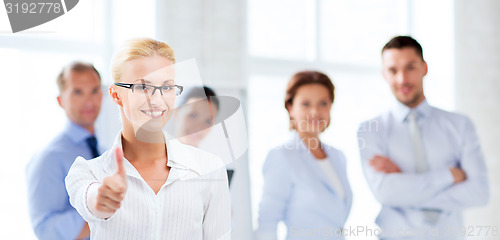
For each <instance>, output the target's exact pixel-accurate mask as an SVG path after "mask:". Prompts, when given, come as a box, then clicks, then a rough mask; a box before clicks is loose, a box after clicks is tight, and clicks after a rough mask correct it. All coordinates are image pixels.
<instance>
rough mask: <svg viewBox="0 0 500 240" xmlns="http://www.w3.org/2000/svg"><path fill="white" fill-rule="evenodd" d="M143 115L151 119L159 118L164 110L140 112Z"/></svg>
mask: <svg viewBox="0 0 500 240" xmlns="http://www.w3.org/2000/svg"><path fill="white" fill-rule="evenodd" d="M141 112H143V113H144V114H146V115H148V116H149V117H151V118H161V117H162V116H163V114H164V113H165V110H160V109H151V110H141Z"/></svg>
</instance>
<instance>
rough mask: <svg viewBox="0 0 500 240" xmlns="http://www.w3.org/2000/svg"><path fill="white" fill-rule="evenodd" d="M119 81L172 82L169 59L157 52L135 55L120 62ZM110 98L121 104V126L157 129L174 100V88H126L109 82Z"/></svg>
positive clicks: (161, 125) (156, 130)
mask: <svg viewBox="0 0 500 240" xmlns="http://www.w3.org/2000/svg"><path fill="white" fill-rule="evenodd" d="M121 69H122V72H121V78H120V82H121V83H129V84H146V85H152V86H158V87H160V86H169V85H174V84H175V82H174V68H173V65H172V61H171V60H170V59H167V58H165V57H161V56H152V57H139V58H136V59H133V60H130V61H127V62H125V63H123V65H122V67H121ZM110 93H111V96H112V98H113V100H114V101H115V102H116V103H117V104H119V105H120V106H121V111H122V119H123V125H124V129H133V130H134V132H135V133H137V132H138V131H141V130H143V131H146V132H159V131H162V128H163V127H164V126H165V123H166V121H167V120H168V119H169V118H170V114H171V110H172V108H173V106H174V102H175V91H173V90H172V91H164V92H163V95H162V93H161V91H160V89H155V91H154V94H153V95H151V93H153V91H147V90H145V89H142V88H141V87H134V88H133V89H127V88H123V87H119V86H116V85H112V86H111V87H110Z"/></svg>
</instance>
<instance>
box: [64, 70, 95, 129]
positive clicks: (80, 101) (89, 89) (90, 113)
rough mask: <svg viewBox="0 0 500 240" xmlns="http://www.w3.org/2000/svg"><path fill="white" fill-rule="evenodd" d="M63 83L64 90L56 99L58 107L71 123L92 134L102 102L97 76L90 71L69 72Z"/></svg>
mask: <svg viewBox="0 0 500 240" xmlns="http://www.w3.org/2000/svg"><path fill="white" fill-rule="evenodd" d="M64 81H65V84H64V90H63V91H62V92H61V94H60V96H59V97H57V101H58V102H59V105H60V106H61V107H62V108H63V109H64V111H65V112H66V116H68V118H69V119H70V120H71V121H72V122H73V123H75V124H78V125H79V126H81V127H83V128H85V129H87V131H89V132H91V133H93V132H94V122H95V120H96V119H97V116H98V115H99V111H100V109H101V100H102V91H101V82H100V79H99V76H98V75H97V73H96V72H94V71H91V70H87V71H70V72H68V73H67V74H65V76H64Z"/></svg>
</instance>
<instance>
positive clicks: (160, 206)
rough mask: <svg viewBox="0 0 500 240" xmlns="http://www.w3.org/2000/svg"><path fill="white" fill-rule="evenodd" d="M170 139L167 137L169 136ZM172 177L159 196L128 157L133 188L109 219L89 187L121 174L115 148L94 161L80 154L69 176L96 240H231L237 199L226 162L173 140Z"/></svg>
mask: <svg viewBox="0 0 500 240" xmlns="http://www.w3.org/2000/svg"><path fill="white" fill-rule="evenodd" d="M165 138H166V139H168V138H167V136H166V135H165ZM166 142H167V144H166V145H167V154H168V163H167V165H168V166H170V167H171V169H170V173H169V175H168V179H167V180H166V182H165V184H164V185H163V186H162V187H161V189H160V191H159V192H158V194H155V193H154V191H153V189H151V187H150V186H149V185H148V184H147V183H146V181H145V180H144V179H143V178H142V177H141V175H140V174H139V172H138V171H137V170H136V169H135V168H134V166H133V165H132V164H131V163H130V162H129V161H128V160H126V159H124V161H123V163H124V167H125V170H126V172H127V192H126V194H125V198H124V200H123V201H122V203H121V207H120V208H119V209H118V210H117V211H116V212H115V214H114V215H113V216H111V217H110V218H108V219H101V218H98V217H96V216H94V215H93V214H92V213H91V212H90V211H89V209H88V207H87V201H86V195H87V191H88V190H89V186H91V185H92V186H98V184H92V183H96V182H98V183H102V180H103V178H105V177H106V176H109V175H111V174H113V173H115V172H116V163H115V157H114V151H113V149H115V147H116V146H121V133H120V134H118V136H117V138H116V140H115V144H114V146H113V148H111V149H112V150H108V151H107V152H105V153H104V154H103V155H102V156H100V157H97V158H95V159H92V160H89V161H87V160H85V159H84V158H82V157H78V158H77V159H76V160H75V162H74V163H73V165H72V166H71V169H70V171H69V173H68V176H67V177H66V188H67V190H68V193H69V196H70V202H71V205H73V207H75V208H76V209H77V210H78V212H79V213H80V215H82V217H83V218H84V219H85V221H87V222H88V223H89V226H90V232H91V233H90V235H91V236H90V237H91V239H106V240H107V239H134V240H135V239H230V232H231V229H230V228H231V226H230V224H231V203H230V197H229V188H228V181H227V174H226V170H225V168H224V163H223V162H222V161H221V160H220V158H218V157H216V156H215V155H213V154H210V153H207V152H204V151H202V150H200V149H197V148H195V147H192V146H188V145H185V144H182V143H180V142H179V141H178V140H168V141H166Z"/></svg>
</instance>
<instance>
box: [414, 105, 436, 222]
mask: <svg viewBox="0 0 500 240" xmlns="http://www.w3.org/2000/svg"><path fill="white" fill-rule="evenodd" d="M417 119H418V113H417V112H416V111H411V112H410V113H409V114H408V127H409V129H410V137H411V143H412V146H413V154H414V156H415V168H416V170H417V173H424V172H427V169H428V166H427V161H426V159H425V150H424V145H423V142H422V136H421V135H420V129H419V128H418V125H417ZM422 212H423V214H424V220H425V221H426V222H428V223H430V224H433V225H434V224H436V223H437V222H438V221H439V215H440V213H441V211H439V210H436V209H422Z"/></svg>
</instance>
